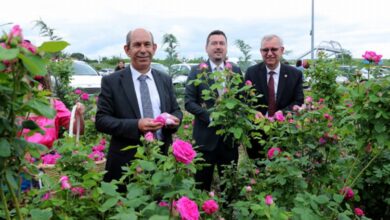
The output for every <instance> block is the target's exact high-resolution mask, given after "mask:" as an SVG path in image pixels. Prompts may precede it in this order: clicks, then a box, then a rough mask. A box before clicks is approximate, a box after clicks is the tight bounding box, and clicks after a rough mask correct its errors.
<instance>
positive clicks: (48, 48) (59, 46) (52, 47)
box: [38, 41, 69, 53]
mask: <svg viewBox="0 0 390 220" xmlns="http://www.w3.org/2000/svg"><path fill="white" fill-rule="evenodd" d="M68 45H69V43H68V42H66V41H48V42H43V44H42V45H41V46H39V47H38V50H39V51H44V52H48V53H55V52H59V51H61V50H63V49H65V48H66V47H67V46H68Z"/></svg>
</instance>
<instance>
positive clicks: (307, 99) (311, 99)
mask: <svg viewBox="0 0 390 220" xmlns="http://www.w3.org/2000/svg"><path fill="white" fill-rule="evenodd" d="M312 101H313V98H312V97H311V96H308V97H306V99H305V102H306V103H311V102H312Z"/></svg>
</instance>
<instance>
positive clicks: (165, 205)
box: [158, 201, 169, 207]
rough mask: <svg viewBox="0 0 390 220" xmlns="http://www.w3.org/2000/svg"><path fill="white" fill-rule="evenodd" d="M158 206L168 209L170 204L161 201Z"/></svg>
mask: <svg viewBox="0 0 390 220" xmlns="http://www.w3.org/2000/svg"><path fill="white" fill-rule="evenodd" d="M158 206H160V207H168V206H169V204H168V203H167V202H165V201H160V202H159V203H158Z"/></svg>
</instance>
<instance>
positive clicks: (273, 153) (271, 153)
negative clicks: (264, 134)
mask: <svg viewBox="0 0 390 220" xmlns="http://www.w3.org/2000/svg"><path fill="white" fill-rule="evenodd" d="M280 152H281V150H280V148H278V147H272V148H271V149H269V150H268V153H267V155H268V159H270V160H271V159H272V158H274V157H275V156H277V155H279V154H280Z"/></svg>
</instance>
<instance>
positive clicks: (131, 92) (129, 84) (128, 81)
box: [121, 67, 141, 118]
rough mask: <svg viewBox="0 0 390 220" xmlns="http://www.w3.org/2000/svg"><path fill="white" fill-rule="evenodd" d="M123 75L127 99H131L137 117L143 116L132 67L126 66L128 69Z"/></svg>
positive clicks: (123, 85)
mask: <svg viewBox="0 0 390 220" xmlns="http://www.w3.org/2000/svg"><path fill="white" fill-rule="evenodd" d="M121 77H122V87H123V90H124V91H125V93H126V96H127V99H128V100H129V103H130V106H131V108H132V109H133V111H134V112H135V116H136V118H141V113H140V110H139V106H138V101H137V95H136V93H135V88H134V82H133V77H132V73H131V70H130V67H126V71H124V72H123V73H122V75H121Z"/></svg>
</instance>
